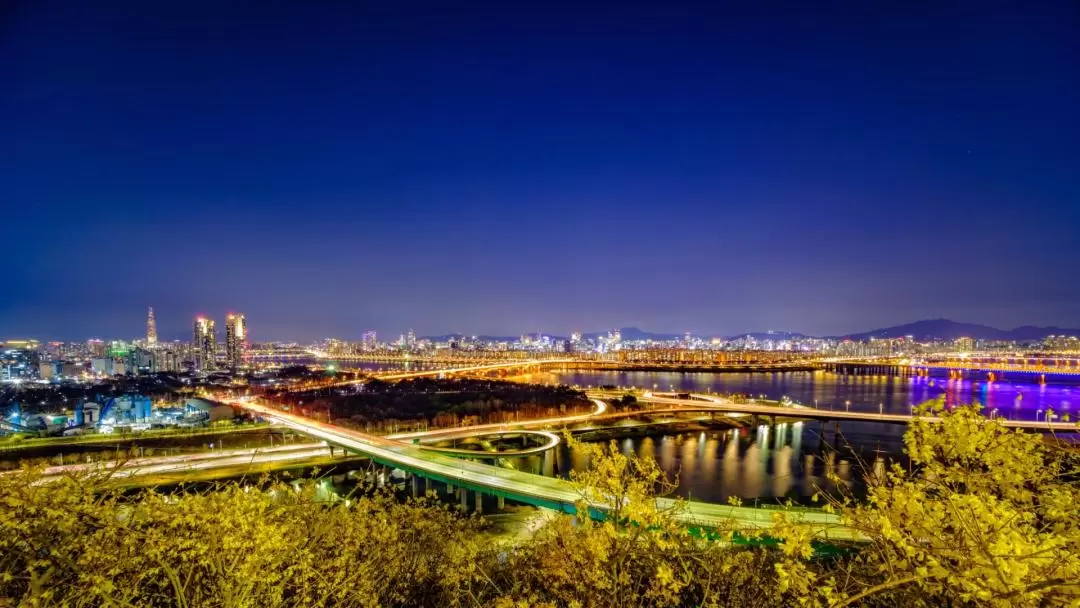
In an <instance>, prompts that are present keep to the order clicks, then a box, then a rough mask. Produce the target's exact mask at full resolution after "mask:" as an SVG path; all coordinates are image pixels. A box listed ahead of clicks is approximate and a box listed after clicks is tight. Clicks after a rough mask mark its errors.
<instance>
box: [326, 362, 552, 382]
mask: <svg viewBox="0 0 1080 608" xmlns="http://www.w3.org/2000/svg"><path fill="white" fill-rule="evenodd" d="M573 361H574V359H525V360H519V361H509V362H504V363H488V364H484V365H469V366H466V367H448V368H444V369H431V370H421V371H415V372H394V373H389V374H375V375H373V376H372V378H374V379H377V380H384V381H392V380H409V379H411V378H437V377H440V376H446V375H454V374H473V373H480V372H491V371H497V370H501V369H514V368H518V367H534V366H538V365H561V364H565V363H572V362H573ZM372 378H358V379H356V380H345V381H343V382H334V383H331V384H326V385H322V386H319V387H318V388H328V387H334V386H349V385H352V384H363V383H365V382H369V381H370V380H371V379H372Z"/></svg>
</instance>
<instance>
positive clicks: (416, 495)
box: [409, 475, 420, 498]
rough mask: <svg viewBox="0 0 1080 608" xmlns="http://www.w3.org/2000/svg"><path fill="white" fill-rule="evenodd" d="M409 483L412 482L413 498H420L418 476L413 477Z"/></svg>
mask: <svg viewBox="0 0 1080 608" xmlns="http://www.w3.org/2000/svg"><path fill="white" fill-rule="evenodd" d="M409 482H410V484H409V485H410V486H412V497H413V498H419V497H420V478H419V477H417V476H416V475H413V476H412V478H411V479H410V480H409Z"/></svg>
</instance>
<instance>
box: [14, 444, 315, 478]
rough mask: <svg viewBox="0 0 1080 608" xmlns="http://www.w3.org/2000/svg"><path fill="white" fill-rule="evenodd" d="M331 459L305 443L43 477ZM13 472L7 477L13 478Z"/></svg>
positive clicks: (61, 470)
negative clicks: (325, 457)
mask: <svg viewBox="0 0 1080 608" xmlns="http://www.w3.org/2000/svg"><path fill="white" fill-rule="evenodd" d="M322 456H330V447H329V446H327V445H326V444H325V443H323V442H317V443H303V444H295V445H286V446H278V447H266V448H252V449H240V450H225V451H219V452H199V453H197V454H181V455H176V456H159V457H151V458H133V459H131V460H111V461H107V462H92V463H85V464H67V465H56V466H51V467H48V468H46V469H45V470H44V471H42V475H43V476H44V477H45V478H46V480H47V479H49V478H51V479H53V480H55V479H59V478H60V477H61V476H64V475H70V474H85V473H92V474H98V475H108V476H109V477H110V478H112V479H117V478H126V477H134V476H137V475H153V474H156V473H184V472H190V471H205V470H208V469H217V468H222V467H234V466H247V465H259V464H267V463H279V462H288V461H301V460H309V459H312V458H319V457H322ZM12 473H14V471H11V472H8V473H5V474H12Z"/></svg>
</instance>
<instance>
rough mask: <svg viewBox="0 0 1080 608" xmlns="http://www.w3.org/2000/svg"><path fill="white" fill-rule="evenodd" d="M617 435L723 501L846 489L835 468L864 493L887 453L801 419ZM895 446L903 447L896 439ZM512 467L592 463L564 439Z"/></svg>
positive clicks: (685, 487) (558, 469) (558, 468)
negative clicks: (835, 481) (831, 479)
mask: <svg viewBox="0 0 1080 608" xmlns="http://www.w3.org/2000/svg"><path fill="white" fill-rule="evenodd" d="M590 441H593V442H595V441H606V440H604V439H595V438H594V439H590ZM614 441H615V443H616V447H617V449H619V450H620V451H621V452H622V453H624V454H627V455H631V454H634V455H638V456H647V457H650V458H653V459H655V460H656V461H657V463H659V465H660V467H661V468H662V469H663V470H664V471H665V472H666V473H667V474H668V475H669V476H670V477H671V478H672V479H677V480H678V486H677V489H676V493H677V494H678V495H680V496H684V497H689V498H692V499H695V500H702V501H708V502H718V503H723V502H726V501H727V500H728V498H729V497H739V498H742V499H744V500H750V501H753V500H755V499H758V500H761V501H767V502H775V501H777V500H778V499H781V498H791V499H794V500H796V501H799V502H805V501H806V499H808V498H809V497H810V496H812V495H813V494H814V493H816V492H820V491H826V492H832V493H836V492H837V491H839V490H841V488H839V487H837V486H835V485H833V484H832V483H831V482H829V481H828V477H829V473H830V472H834V473H835V474H836V475H838V476H839V479H840V482H841V484H840V485H842V486H843V488H842V489H844V490H845V491H854V492H855V493H856V494H859V493H861V492H862V491H863V489H864V487H865V484H864V482H863V477H864V475H865V473H863V471H864V470H871V471H872V470H874V469H875V468H876V469H879V470H880V469H882V467H884V465H885V460H886V458H887V457H888V452H886V451H882V450H879V449H878V448H877V446H879V445H881V442H880V441H878V440H873V441H871V443H870V444H867V443H865V442H862V443H852V441H851V439H850V438H847V437H845V436H844V435H843V433H842V432H841V433H840V434H839V435H834V431H833V430H831V429H830V428H829V427H828V425H825V426H822V425H820V424H818V423H803V422H797V423H787V424H779V425H776V426H772V427H770V426H766V425H761V426H758V427H756V428H742V429H723V428H719V427H718V428H712V429H708V430H694V431H687V432H665V431H663V430H656V429H652V430H651V431H643V434H642V435H639V436H635V437H622V438H619V439H615V440H614ZM889 447H890V450H891V451H895V453H896V454H898V453H899V446H898V444H890V446H889ZM860 459H861V460H862V461H864V462H867V463H869V464H868V465H867V467H865V468H864V467H863V465H861V464H859V461H860ZM513 466H515V467H516V468H518V469H520V470H524V471H528V472H531V473H538V474H543V475H548V476H553V475H558V476H562V477H568V476H569V475H570V472H571V471H575V470H577V471H580V470H584V469H586V468H587V467H588V466H589V458H588V456H586V454H585V453H584V451H583V450H582V449H580V448H576V447H570V446H567V445H566V444H561V445H560V446H559V447H558V448H555V449H554V450H550V451H549V452H547V453H544V454H542V455H535V456H531V457H528V458H523V459H518V460H516V461H514V464H513Z"/></svg>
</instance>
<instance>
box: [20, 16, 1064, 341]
mask: <svg viewBox="0 0 1080 608" xmlns="http://www.w3.org/2000/svg"><path fill="white" fill-rule="evenodd" d="M0 4H2V6H0V227H2V234H3V251H4V255H3V258H2V259H3V262H4V263H3V275H2V276H3V278H2V285H3V287H2V289H0V338H3V337H16V336H25V337H36V338H39V339H85V338H87V337H91V336H100V337H105V338H114V337H115V338H131V337H136V336H138V335H140V334H142V332H143V331H144V322H145V315H146V306H147V305H148V304H151V305H153V306H154V309H155V312H156V315H157V318H158V325H159V332H160V333H161V334H162V335H163V336H165V337H170V338H173V337H188V336H189V334H190V328H191V319H192V317H193V316H194V315H195V314H197V313H206V314H209V315H211V316H212V317H215V318H217V319H218V320H219V325H220V320H221V319H223V317H224V315H225V312H226V311H229V310H238V311H242V312H244V313H246V314H247V317H248V321H249V324H250V327H251V330H252V333H253V337H254V338H255V339H257V340H263V339H298V340H307V339H315V338H319V337H323V336H328V335H333V336H338V337H344V338H356V337H358V336H359V334H360V333H361V332H362V331H363V330H365V329H368V328H372V329H376V330H378V331H379V332H380V333H381V334H383V335H384V336H387V337H390V335H391V334H392V335H393V336H396V335H397V334H398V333H401V332H404V331H405V330H406V329H407V328H410V327H413V328H415V329H416V331H417V332H418V333H420V334H432V333H447V332H468V333H488V334H500V335H502V334H509V335H513V334H517V333H522V332H526V331H537V330H543V331H545V332H551V333H556V334H565V333H568V332H569V331H570V330H573V329H581V330H584V331H595V330H601V329H607V328H610V327H617V326H627V325H637V326H639V327H642V328H644V329H648V330H652V331H672V332H681V331H685V330H693V331H695V332H698V333H701V334H707V335H713V334H716V335H723V334H732V333H736V332H743V331H758V330H765V329H786V330H793V331H803V332H807V333H812V334H843V333H849V332H855V331H861V330H867V329H872V328H875V327H880V326H887V325H895V324H898V323H903V322H907V321H912V320H916V319H920V318H928V317H948V318H952V319H956V320H963V321H970V322H979V323H988V324H991V325H997V326H1004V327H1012V326H1016V325H1021V324H1039V325H1043V324H1046V325H1049V324H1057V325H1061V326H1080V270H1078V269H1080V258H1078V253H1080V3H1077V2H1076V1H1075V0H1063V1H1061V2H1057V3H1054V2H1028V3H1025V2H1015V3H1009V4H995V3H993V2H971V3H968V4H956V3H950V2H920V3H911V2H895V3H883V2H867V1H865V0H858V1H852V2H849V3H840V4H837V3H817V2H795V3H791V4H784V5H781V4H776V3H771V2H757V3H755V2H748V3H745V6H742V7H734V6H728V5H729V4H733V3H725V2H705V3H701V5H693V4H679V3H677V2H671V1H668V2H657V3H655V4H653V5H649V4H646V3H612V4H610V5H601V4H596V5H589V4H588V3H585V2H568V3H565V4H560V3H556V2H550V1H545V2H539V3H533V4H528V3H524V2H505V1H503V2H492V3H490V4H476V5H471V6H465V5H464V4H462V3H457V2H433V3H431V4H430V5H427V4H423V3H418V2H337V3H335V2H275V1H266V0H260V1H258V2H223V1H221V0H214V1H196V0H183V1H165V0H163V1H160V2H158V1H154V2H119V1H116V2H110V1H104V2H82V1H77V0H72V1H70V2H52V1H49V0H23V1H19V0H14V1H12V0H8V1H7V2H3V3H0ZM627 5H632V6H627Z"/></svg>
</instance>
